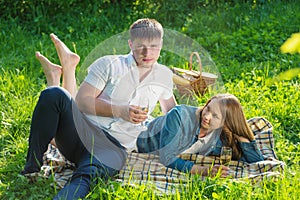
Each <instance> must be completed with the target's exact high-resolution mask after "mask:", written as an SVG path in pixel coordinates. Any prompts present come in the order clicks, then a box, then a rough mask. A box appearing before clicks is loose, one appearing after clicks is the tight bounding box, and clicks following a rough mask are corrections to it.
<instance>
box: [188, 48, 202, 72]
mask: <svg viewBox="0 0 300 200" xmlns="http://www.w3.org/2000/svg"><path fill="white" fill-rule="evenodd" d="M193 55H195V56H196V57H197V60H198V64H199V72H200V76H202V63H201V59H200V56H199V54H198V52H196V51H194V52H192V53H191V55H190V63H189V68H190V71H192V70H193Z"/></svg>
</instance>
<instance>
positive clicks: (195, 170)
mask: <svg viewBox="0 0 300 200" xmlns="http://www.w3.org/2000/svg"><path fill="white" fill-rule="evenodd" d="M222 146H229V147H231V148H232V151H233V156H232V159H233V160H242V161H246V162H249V163H252V162H257V161H261V160H263V156H262V154H261V152H260V151H259V149H258V148H257V144H256V142H255V139H254V135H253V133H252V131H251V129H250V127H249V126H248V124H247V121H246V118H245V115H244V113H243V110H242V107H241V104H240V102H239V100H238V99H237V98H236V97H235V96H234V95H231V94H219V95H216V96H213V97H212V98H211V99H209V100H208V101H207V103H206V104H205V106H204V107H203V108H197V107H193V106H187V105H178V106H176V107H174V108H173V109H172V110H171V111H170V112H168V114H167V115H165V116H161V117H158V118H156V119H155V120H154V121H152V122H150V123H149V125H148V131H145V132H142V133H141V134H140V135H139V137H138V140H137V147H138V151H139V152H141V153H155V154H159V156H160V161H161V163H162V164H164V165H165V166H168V167H171V168H174V169H177V170H179V171H184V172H190V173H192V174H202V175H207V173H208V170H209V169H208V168H207V167H203V166H200V165H195V164H194V163H193V162H191V161H187V160H183V159H180V158H178V157H177V156H178V155H179V154H181V153H195V154H201V155H220V151H221V148H222ZM219 168H221V172H222V173H221V176H223V177H224V176H227V174H228V170H229V168H228V167H225V166H214V167H213V168H212V172H211V173H212V175H214V174H216V173H217V172H218V170H219Z"/></svg>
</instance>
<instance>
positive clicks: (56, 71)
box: [35, 52, 62, 86]
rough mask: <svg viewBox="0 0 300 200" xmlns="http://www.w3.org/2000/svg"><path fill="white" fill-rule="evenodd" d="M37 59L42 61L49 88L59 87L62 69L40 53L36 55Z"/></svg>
mask: <svg viewBox="0 0 300 200" xmlns="http://www.w3.org/2000/svg"><path fill="white" fill-rule="evenodd" d="M35 57H36V58H37V59H38V60H39V61H40V63H41V65H42V67H43V71H44V73H45V76H46V80H47V86H59V85H60V77H61V74H62V67H61V66H59V65H56V64H54V63H52V62H50V61H49V60H48V59H47V58H46V57H45V56H43V55H42V54H41V53H40V52H36V53H35Z"/></svg>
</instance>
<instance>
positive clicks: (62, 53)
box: [50, 33, 80, 71]
mask: <svg viewBox="0 0 300 200" xmlns="http://www.w3.org/2000/svg"><path fill="white" fill-rule="evenodd" d="M50 37H51V39H52V41H53V43H54V45H55V48H56V51H57V54H58V57H59V60H60V64H61V66H62V68H63V71H65V70H74V71H75V68H76V66H77V64H78V63H79V61H80V57H79V55H77V54H75V53H73V52H72V51H71V50H70V49H69V48H68V47H67V46H66V45H65V44H64V43H63V42H62V41H61V40H60V39H59V38H58V37H57V36H56V35H55V34H54V33H51V34H50Z"/></svg>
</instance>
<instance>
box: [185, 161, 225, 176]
mask: <svg viewBox="0 0 300 200" xmlns="http://www.w3.org/2000/svg"><path fill="white" fill-rule="evenodd" d="M229 170H230V169H229V168H228V167H226V166H224V165H214V166H213V167H206V166H201V165H197V164H196V165H193V167H192V170H191V174H199V175H202V176H209V177H215V176H216V175H217V174H218V173H220V177H222V178H225V177H227V176H228V175H229Z"/></svg>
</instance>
